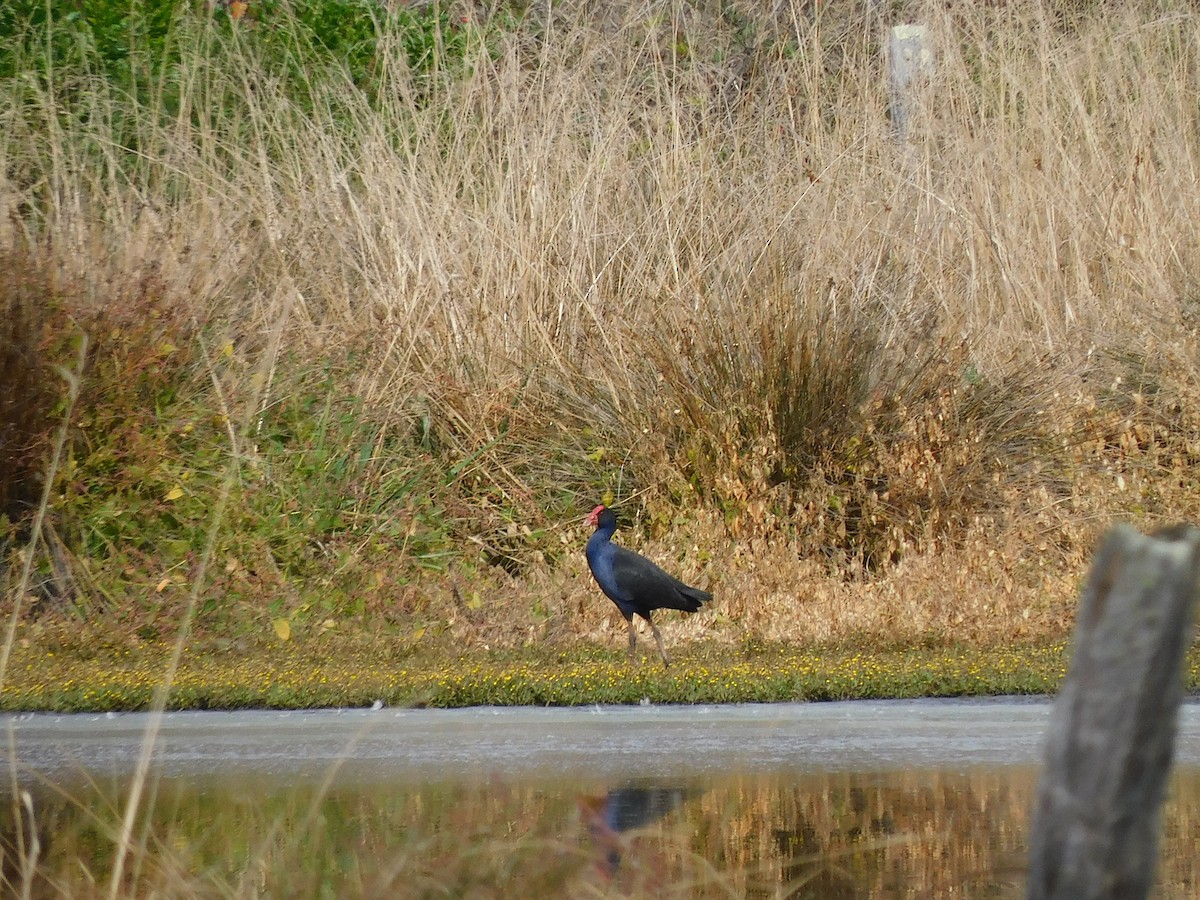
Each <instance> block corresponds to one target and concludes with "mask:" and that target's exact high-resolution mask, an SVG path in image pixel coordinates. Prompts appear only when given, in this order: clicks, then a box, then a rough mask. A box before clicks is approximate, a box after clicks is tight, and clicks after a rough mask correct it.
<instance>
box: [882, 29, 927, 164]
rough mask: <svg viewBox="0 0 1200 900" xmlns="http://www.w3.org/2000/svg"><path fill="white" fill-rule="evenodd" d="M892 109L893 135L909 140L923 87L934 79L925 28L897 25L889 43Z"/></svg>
mask: <svg viewBox="0 0 1200 900" xmlns="http://www.w3.org/2000/svg"><path fill="white" fill-rule="evenodd" d="M887 64H888V105H889V108H890V109H891V112H892V131H893V133H894V134H895V135H896V137H897V138H899V139H900V140H902V141H903V140H907V139H908V136H909V128H910V127H911V125H912V116H913V112H914V110H915V109H916V108H917V106H918V105H919V103H920V91H921V88H922V86H923V85H924V84H925V83H926V82H927V81H928V80H929V79H930V78H931V77H932V76H933V71H934V59H933V48H932V46H931V45H930V40H929V29H927V28H926V27H925V26H924V25H896V26H894V27H893V28H892V32H891V37H890V38H889V40H888V56H887Z"/></svg>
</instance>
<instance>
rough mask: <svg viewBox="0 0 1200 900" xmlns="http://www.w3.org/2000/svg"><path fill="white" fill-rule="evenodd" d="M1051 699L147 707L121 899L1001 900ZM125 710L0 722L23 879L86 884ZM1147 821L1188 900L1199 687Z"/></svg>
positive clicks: (1196, 842)
mask: <svg viewBox="0 0 1200 900" xmlns="http://www.w3.org/2000/svg"><path fill="white" fill-rule="evenodd" d="M1050 708H1051V707H1050V704H1049V702H1048V701H1045V700H1028V699H993V700H926V701H915V702H907V701H906V702H855V703H826V704H772V705H737V706H691V707H683V706H671V707H655V706H646V707H619V708H617V707H603V708H601V707H592V708H580V709H528V708H521V709H465V710H451V711H444V710H391V709H381V710H342V711H337V710H327V711H313V712H291V713H285V712H236V713H173V714H168V715H167V716H165V717H163V719H162V722H161V728H160V730H159V732H158V735H157V739H156V741H155V743H154V748H153V754H152V755H151V756H150V757H149V758H150V759H151V761H152V766H151V771H152V772H153V777H152V778H151V779H150V781H149V787H150V791H149V800H150V802H149V803H148V804H147V808H148V812H147V813H146V815H145V816H143V817H142V818H141V819H139V821H138V828H137V831H136V833H137V835H138V848H139V852H138V853H137V854H135V861H136V863H137V865H136V867H135V868H134V871H133V873H132V874H131V875H130V876H128V879H132V882H131V887H132V888H133V889H132V890H131V891H129V892H127V894H126V895H129V894H131V893H132V894H134V895H140V894H150V893H159V894H163V895H167V896H245V897H250V896H255V897H258V896H330V897H342V896H378V897H407V896H413V897H417V896H431V897H432V896H452V897H461V896H470V897H510V896H511V897H543V896H546V897H550V896H567V897H571V896H582V897H586V896H598V895H599V896H647V897H650V896H652V897H662V896H725V897H731V896H732V897H813V898H818V897H820V898H839V897H913V898H915V897H1017V896H1020V895H1021V888H1022V883H1023V877H1024V858H1025V851H1026V847H1025V836H1026V833H1027V827H1028V820H1029V814H1030V810H1031V808H1032V802H1033V797H1034V793H1035V789H1036V779H1037V773H1038V763H1039V760H1040V752H1041V737H1042V733H1043V731H1044V728H1045V725H1046V722H1047V720H1048V717H1049V713H1050ZM149 722H150V719H149V717H147V716H145V715H141V714H129V715H117V716H49V715H31V716H12V717H3V718H0V726H3V732H2V733H3V734H4V736H5V741H6V745H7V749H8V754H7V755H8V756H9V758H10V761H11V762H10V770H11V771H12V773H13V776H12V777H10V778H9V779H7V780H8V781H10V786H9V791H8V792H9V795H10V796H12V795H13V788H12V784H11V782H13V781H14V779H15V783H16V784H17V791H18V794H19V791H20V790H22V789H25V790H28V791H29V793H30V795H31V796H32V797H35V798H36V802H35V819H36V821H37V835H38V836H39V853H38V858H37V874H36V879H35V883H36V890H35V891H34V893H35V894H41V895H44V896H90V895H93V894H96V893H102V889H103V888H105V887H106V886H107V883H106V881H105V879H106V878H107V875H108V872H109V870H110V868H111V858H112V849H111V848H112V844H113V835H114V834H116V833H117V831H118V829H119V823H120V821H121V814H122V812H123V801H124V799H125V798H126V797H127V796H128V791H129V782H130V779H131V776H132V774H133V772H134V771H135V769H136V766H137V763H138V760H139V757H140V756H141V755H142V752H143V741H144V736H145V734H146V732H147V726H148V724H149ZM5 805H6V806H7V807H10V812H9V813H8V815H7V818H6V819H5V823H6V827H5V830H6V831H8V832H12V833H14V834H15V833H17V832H18V831H19V829H17V828H16V826H15V825H14V824H13V818H14V813H13V812H12V811H11V807H12V805H13V804H12V803H7V804H5ZM1164 822H1165V829H1164V835H1163V846H1162V860H1161V863H1160V867H1159V882H1160V883H1159V887H1158V893H1157V896H1160V897H1194V896H1196V895H1197V893H1198V890H1197V886H1198V885H1200V882H1198V881H1197V878H1198V877H1200V858H1198V856H1200V855H1198V854H1197V852H1196V848H1197V847H1198V846H1200V703H1196V702H1189V703H1187V704H1185V706H1184V710H1183V714H1182V716H1181V719H1180V735H1179V740H1178V753H1177V767H1176V772H1175V775H1174V776H1173V778H1172V781H1171V785H1170V793H1169V798H1168V804H1167V807H1166V811H1165V817H1164ZM25 875H26V877H28V875H29V873H28V872H26V873H25ZM11 877H12V876H11V875H10V878H11ZM128 879H127V880H128Z"/></svg>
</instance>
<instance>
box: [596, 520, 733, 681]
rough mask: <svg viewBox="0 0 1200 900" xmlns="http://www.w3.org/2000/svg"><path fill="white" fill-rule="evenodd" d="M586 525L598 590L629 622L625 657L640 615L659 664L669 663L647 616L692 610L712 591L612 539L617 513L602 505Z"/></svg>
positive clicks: (630, 652) (657, 633)
mask: <svg viewBox="0 0 1200 900" xmlns="http://www.w3.org/2000/svg"><path fill="white" fill-rule="evenodd" d="M587 522H588V524H589V525H594V526H595V527H596V531H595V532H594V533H593V534H592V536H591V537H590V538H589V539H588V542H587V551H586V552H587V561H588V568H590V569H591V570H592V576H593V577H594V578H595V579H596V584H598V585H600V590H602V591H604V593H605V596H607V597H608V598H609V599H610V600H612V602H613V603H615V604H617V608H618V609H619V610H621V615H622V616H624V617H625V621H626V622H628V623H629V658H630V660H631V661H632V659H633V649H634V645H635V644H636V642H637V633H636V632H635V630H634V625H633V617H634V616H635V615H637V616H641V617H642V618H643V619H645V620H646V622H647V624H649V626H650V630H651V631H653V632H654V640H655V642H656V643H657V644H658V652H659V653H660V654H661V655H662V660H663V665H664V666H669V665H670V664H671V661H670V659H669V658H668V657H667V651H666V648H665V647H664V646H663V639H662V635H661V634H659V632H658V626H657V625H655V624H654V622H653V621H652V620H651V618H650V614H651V613H652V612H653V611H654V610H656V609H678V610H681V611H682V612H685V613H694V612H696V610H698V609H700V607H701V606H702V605H703V604H705V603H707V602H708V601H709V600H711V599H712V594H710V593H708V591H702V590H700V589H699V588H694V587H689V586H688V585H686V584H684V583H683V582H682V581H680V580H679V579H678V578H675V577H674V576H672V575H668V574H667V573H666V572H664V571H663V570H662V569H661V568H659V567H658V566H656V565H655V564H654V563H652V562H650V560H648V559H646V557H644V556H639V555H638V554H637V553H634V552H633V551H632V550H627V549H625V548H624V547H622V546H620V545H618V544H614V543H613V542H612V536H613V532H615V531H616V530H617V514H616V513H614V512H613V511H612V510H611V509H609V508H608V507H606V506H597V507H596V508H595V509H593V510H592V511H591V513H590V514H589V515H588V517H587Z"/></svg>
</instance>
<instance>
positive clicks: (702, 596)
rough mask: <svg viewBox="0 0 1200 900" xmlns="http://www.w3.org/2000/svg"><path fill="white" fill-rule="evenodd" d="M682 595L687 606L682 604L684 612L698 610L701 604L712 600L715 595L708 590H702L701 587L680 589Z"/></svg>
mask: <svg viewBox="0 0 1200 900" xmlns="http://www.w3.org/2000/svg"><path fill="white" fill-rule="evenodd" d="M679 594H680V596H681V597H682V598H683V601H684V603H685V604H686V605H685V606H681V607H680V609H682V610H683V611H684V612H690V613H693V612H697V611H698V610H699V609H700V607H701V606H703V605H704V604H705V603H708V602H709V601H710V600H712V598H713V595H712V594H710V593H709V592H708V591H702V590H700V588H694V587H685V588H682V589H680V591H679Z"/></svg>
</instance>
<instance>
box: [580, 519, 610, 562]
mask: <svg viewBox="0 0 1200 900" xmlns="http://www.w3.org/2000/svg"><path fill="white" fill-rule="evenodd" d="M616 530H617V525H616V523H615V522H614V523H613V524H611V525H601V526H600V527H599V528H597V529H596V530H595V531H594V532H592V536H591V537H590V538H588V542H587V550H586V551H585V553H586V554H587V558H588V559H589V560H591V559H595V558H596V555H597V554H598V553H599V552H600V550H601V548H603V547H604V546H606V545H607V544H608V543H609V541H611V540H612V536H613V532H615V531H616Z"/></svg>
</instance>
